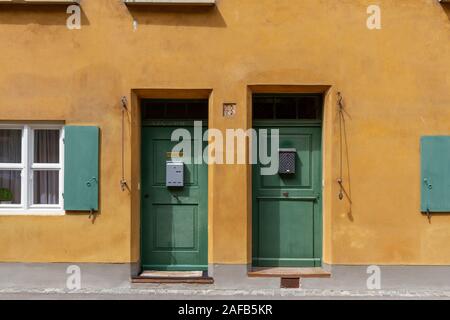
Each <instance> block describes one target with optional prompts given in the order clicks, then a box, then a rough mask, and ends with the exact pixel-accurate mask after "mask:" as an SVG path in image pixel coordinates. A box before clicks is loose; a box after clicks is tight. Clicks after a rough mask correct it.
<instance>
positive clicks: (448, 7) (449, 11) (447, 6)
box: [442, 3, 450, 19]
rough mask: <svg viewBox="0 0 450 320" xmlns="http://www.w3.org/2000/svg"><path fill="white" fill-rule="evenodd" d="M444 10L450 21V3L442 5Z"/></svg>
mask: <svg viewBox="0 0 450 320" xmlns="http://www.w3.org/2000/svg"><path fill="white" fill-rule="evenodd" d="M442 8H443V9H444V12H445V13H446V14H447V17H448V18H449V19H450V3H442Z"/></svg>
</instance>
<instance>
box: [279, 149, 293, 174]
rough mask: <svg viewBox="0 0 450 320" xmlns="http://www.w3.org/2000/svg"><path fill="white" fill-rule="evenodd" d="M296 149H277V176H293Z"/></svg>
mask: <svg viewBox="0 0 450 320" xmlns="http://www.w3.org/2000/svg"><path fill="white" fill-rule="evenodd" d="M296 156H297V150H296V149H279V164H278V173H279V174H295V158H296Z"/></svg>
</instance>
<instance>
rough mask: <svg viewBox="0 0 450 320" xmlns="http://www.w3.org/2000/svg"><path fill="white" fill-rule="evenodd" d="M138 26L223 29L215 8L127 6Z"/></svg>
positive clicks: (221, 17)
mask: <svg viewBox="0 0 450 320" xmlns="http://www.w3.org/2000/svg"><path fill="white" fill-rule="evenodd" d="M128 10H129V11H130V13H131V15H132V16H133V19H134V20H135V21H137V23H139V24H148V25H162V26H196V27H212V28H225V27H226V26H227V25H226V23H225V20H224V18H223V16H222V14H221V13H220V11H219V9H218V8H217V6H158V5H152V6H129V7H128Z"/></svg>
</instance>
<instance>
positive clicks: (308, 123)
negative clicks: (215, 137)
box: [250, 92, 325, 267]
mask: <svg viewBox="0 0 450 320" xmlns="http://www.w3.org/2000/svg"><path fill="white" fill-rule="evenodd" d="M261 94H262V95H268V96H274V97H277V96H289V95H292V96H302V95H303V96H304V95H318V94H317V93H292V92H289V93H287V94H286V93H274V94H271V93H262V92H259V93H253V94H252V100H253V97H254V96H255V95H261ZM320 95H321V96H322V103H321V109H322V110H321V120H302V119H293V120H280V119H274V120H258V119H256V120H255V119H253V116H252V127H253V128H254V129H255V130H257V129H258V128H261V127H280V128H281V127H312V128H320V149H319V152H320V154H319V159H320V162H319V181H320V186H319V192H318V198H317V200H316V205H317V210H318V211H319V214H318V215H317V216H318V221H317V223H316V221H314V231H313V232H314V240H313V241H314V255H315V256H314V258H318V259H320V262H319V263H317V264H316V263H315V265H314V266H315V267H322V266H323V263H324V262H323V254H324V252H323V247H324V246H323V240H324V239H323V235H324V217H323V215H324V212H323V198H324V196H323V194H324V190H323V188H324V186H323V176H324V172H323V168H324V158H323V156H324V140H323V138H324V123H323V122H324V121H323V117H324V114H325V103H324V96H325V94H324V93H320ZM251 106H252V108H253V103H252V104H251ZM252 114H253V112H252ZM254 169H255V168H254V166H253V165H251V176H253V170H254ZM254 191H255V190H254V183H253V181H252V184H251V203H252V210H251V216H252V219H251V225H250V228H251V230H252V234H253V213H254V210H255V201H254V199H255V198H254ZM250 241H251V243H252V245H251V252H250V253H251V262H250V263H251V267H255V266H254V259H253V258H254V256H253V248H254V243H253V236H252V237H251V239H250ZM316 254H317V255H316Z"/></svg>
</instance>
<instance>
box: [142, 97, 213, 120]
mask: <svg viewBox="0 0 450 320" xmlns="http://www.w3.org/2000/svg"><path fill="white" fill-rule="evenodd" d="M141 105H142V119H143V120H144V121H145V120H155V119H158V120H161V119H170V120H204V121H207V120H208V100H207V99H174V100H170V99H143V100H141Z"/></svg>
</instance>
